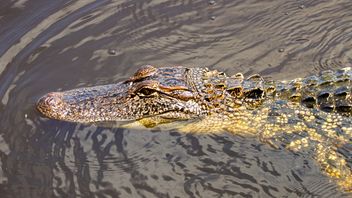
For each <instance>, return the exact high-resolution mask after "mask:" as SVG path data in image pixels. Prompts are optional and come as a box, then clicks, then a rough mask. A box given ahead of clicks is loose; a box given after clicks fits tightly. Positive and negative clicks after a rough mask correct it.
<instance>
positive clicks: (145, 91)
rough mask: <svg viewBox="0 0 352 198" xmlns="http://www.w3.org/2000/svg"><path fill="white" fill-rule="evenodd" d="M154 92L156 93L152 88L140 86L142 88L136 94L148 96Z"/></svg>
mask: <svg viewBox="0 0 352 198" xmlns="http://www.w3.org/2000/svg"><path fill="white" fill-rule="evenodd" d="M155 93H156V91H155V90H154V89H149V88H142V89H140V90H138V94H139V95H142V96H150V95H153V94H155Z"/></svg>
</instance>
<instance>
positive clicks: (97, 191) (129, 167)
mask: <svg viewBox="0 0 352 198" xmlns="http://www.w3.org/2000/svg"><path fill="white" fill-rule="evenodd" d="M351 9H352V1H350V0H314V1H313V0H312V1H305V0H299V1H298V0H297V1H296V0H292V1H281V0H270V1H263V0H250V1H247V0H246V1H245V0H237V1H233V0H223V1H215V4H214V5H212V4H211V3H209V2H208V1H206V0H192V1H190V0H189V1H187V0H172V1H157V0H155V1H154V0H153V1H152V0H145V1H144V0H129V1H114V0H111V1H108V0H99V1H93V0H80V1H65V0H57V1H50V2H49V1H47V0H36V1H29V0H17V1H16V0H5V1H2V2H1V5H0V112H1V114H0V115H1V117H0V160H1V161H0V194H1V197H109V196H110V197H312V196H317V197H343V196H345V197H351V196H352V195H351V194H346V193H344V192H342V191H340V190H339V188H338V187H337V186H336V184H334V183H333V182H330V181H329V178H327V177H326V176H324V175H323V174H322V173H321V171H320V170H319V168H318V167H317V166H316V165H315V163H314V161H312V160H311V159H310V158H309V157H306V156H300V155H295V154H293V153H291V152H287V151H280V150H275V149H271V148H270V147H268V146H267V145H264V144H261V143H260V142H259V141H257V140H256V139H248V138H243V137H238V136H234V135H231V134H228V133H223V134H217V135H215V134H209V135H194V134H193V135H192V134H181V133H178V132H173V131H158V130H154V131H137V130H127V129H119V128H107V127H105V128H104V127H97V126H95V125H88V124H74V123H67V122H60V121H54V120H47V119H43V118H41V117H40V115H39V114H38V112H36V110H35V109H34V104H35V102H36V100H37V99H38V98H39V97H40V96H42V95H43V94H45V93H47V92H50V91H55V90H66V89H71V88H76V87H83V86H89V85H97V84H107V83H113V82H116V81H118V80H121V79H124V78H126V77H127V76H129V75H131V74H132V73H133V72H134V71H135V70H136V69H137V68H138V67H139V66H140V65H144V64H153V65H158V66H163V65H187V66H207V67H210V68H212V69H218V70H223V71H226V72H227V73H236V72H243V73H245V74H251V73H261V74H263V75H270V76H272V78H274V79H291V78H294V77H298V76H305V75H307V74H310V73H315V72H317V71H321V70H324V69H328V68H341V67H346V66H351V63H352V12H351Z"/></svg>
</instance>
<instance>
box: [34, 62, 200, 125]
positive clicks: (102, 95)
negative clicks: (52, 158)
mask: <svg viewBox="0 0 352 198" xmlns="http://www.w3.org/2000/svg"><path fill="white" fill-rule="evenodd" d="M204 71H205V69H200V68H199V69H189V68H185V67H164V68H159V69H158V68H155V67H153V66H150V65H147V66H143V67H141V68H140V69H139V70H138V71H137V72H136V73H135V74H134V75H133V76H132V77H130V78H129V79H127V80H125V81H123V82H120V83H116V84H110V85H102V86H95V87H89V88H81V89H73V90H69V91H64V92H52V93H48V94H46V95H45V96H43V97H42V98H41V99H39V101H38V103H37V109H38V110H39V111H40V112H41V113H42V114H43V115H45V116H46V117H49V118H53V119H58V120H65V121H72V122H96V121H126V120H138V119H142V118H147V117H152V118H154V117H159V118H163V119H189V118H192V117H199V116H200V115H201V114H204V113H205V112H206V111H205V105H202V103H201V102H199V101H200V100H198V98H199V95H198V91H197V87H196V86H195V85H194V83H192V82H194V80H195V79H198V78H201V76H202V73H203V72H204ZM198 81H199V82H200V79H198Z"/></svg>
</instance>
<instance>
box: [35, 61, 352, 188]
mask: <svg viewBox="0 0 352 198" xmlns="http://www.w3.org/2000/svg"><path fill="white" fill-rule="evenodd" d="M351 89H352V70H351V67H347V68H343V69H339V70H336V71H330V70H329V71H324V72H321V73H320V74H319V75H313V76H308V77H305V78H297V79H294V80H292V81H270V80H265V79H264V78H263V77H261V76H259V75H253V76H250V77H248V78H245V77H244V76H243V75H242V74H241V73H238V74H236V75H233V76H231V77H228V76H226V74H225V73H223V72H219V71H209V70H208V69H207V68H186V67H182V66H177V67H163V68H156V67H153V66H150V65H147V66H143V67H141V68H140V69H139V70H138V71H137V72H136V73H135V74H134V75H133V76H132V77H130V78H129V79H127V80H125V81H123V82H120V83H116V84H111V85H103V86H96V87H90V88H80V89H74V90H69V91H64V92H53V93H49V94H47V95H45V96H43V97H42V98H41V99H40V100H39V101H38V103H37V109H38V110H39V111H40V112H41V113H42V114H43V115H45V116H46V117H49V118H53V119H58V120H66V121H71V122H98V121H125V120H135V121H137V123H140V124H142V125H144V126H146V127H154V126H155V125H158V124H163V125H165V126H166V125H171V124H172V126H173V127H175V128H177V129H178V130H179V131H184V132H197V133H220V132H231V133H234V134H240V135H247V136H252V137H258V138H259V139H260V140H261V141H263V142H266V143H268V144H269V145H271V146H272V147H274V148H286V149H289V150H291V151H293V152H300V153H307V154H310V155H312V154H313V158H314V159H316V161H317V163H318V164H319V165H320V167H321V169H322V170H323V171H324V172H325V173H326V174H327V175H328V176H330V177H332V178H334V179H335V180H336V181H337V183H338V184H339V185H340V186H341V187H342V188H343V189H345V190H347V191H352V171H351V167H352V160H351V158H352V157H351V156H352V143H351V140H352V119H351V117H352V94H351V92H352V91H351ZM182 120H190V122H187V123H185V122H181V121H182ZM176 121H178V122H176ZM177 123H179V124H177ZM131 126H132V125H131Z"/></svg>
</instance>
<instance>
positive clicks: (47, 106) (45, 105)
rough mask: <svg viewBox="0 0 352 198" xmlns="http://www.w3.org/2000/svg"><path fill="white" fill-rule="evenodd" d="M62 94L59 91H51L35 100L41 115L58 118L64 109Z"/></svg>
mask: <svg viewBox="0 0 352 198" xmlns="http://www.w3.org/2000/svg"><path fill="white" fill-rule="evenodd" d="M64 107H65V102H64V101H63V94H62V93H60V92H51V93H48V94H46V95H45V96H43V97H42V98H40V99H39V101H38V102H37V109H38V111H39V112H40V113H42V114H43V115H45V116H47V117H49V118H54V119H59V118H60V117H61V116H62V113H63V112H62V110H63V109H65V108H64Z"/></svg>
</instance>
